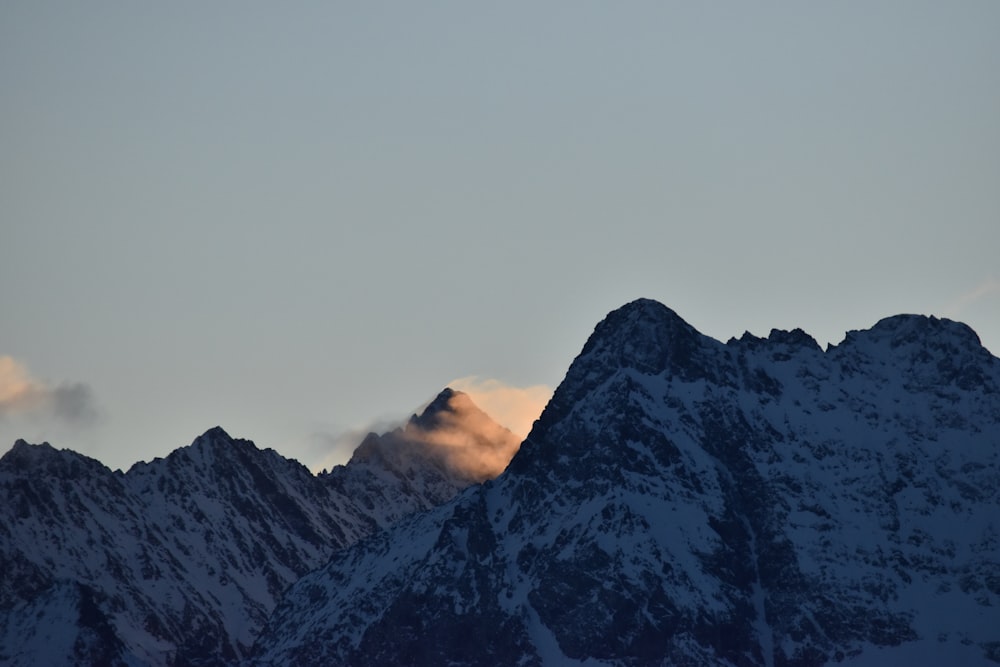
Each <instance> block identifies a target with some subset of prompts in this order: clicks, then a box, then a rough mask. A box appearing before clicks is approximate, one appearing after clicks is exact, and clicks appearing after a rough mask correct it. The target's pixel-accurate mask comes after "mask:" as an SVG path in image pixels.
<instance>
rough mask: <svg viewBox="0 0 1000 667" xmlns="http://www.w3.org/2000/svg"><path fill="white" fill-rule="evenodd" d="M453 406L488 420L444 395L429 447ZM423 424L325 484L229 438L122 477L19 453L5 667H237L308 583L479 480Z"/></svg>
mask: <svg viewBox="0 0 1000 667" xmlns="http://www.w3.org/2000/svg"><path fill="white" fill-rule="evenodd" d="M456 406H458V407H457V408H456ZM456 409H461V410H478V409H476V408H475V406H471V402H469V401H468V398H467V397H465V396H464V395H462V394H456V393H453V392H451V391H450V390H446V391H445V392H443V393H442V394H441V395H440V396H439V397H438V399H436V401H435V402H434V403H432V404H431V406H430V407H428V409H427V411H425V412H424V413H423V414H422V415H420V416H419V417H418V416H414V417H413V419H412V420H411V423H416V422H420V423H422V424H424V427H423V428H422V429H420V430H419V434H420V435H421V436H422V437H423V438H424V439H425V440H426V439H428V438H430V439H433V438H434V437H435V427H434V423H436V420H438V419H444V418H445V417H441V416H440V415H439V413H444V414H445V415H450V414H451V413H452V411H454V410H456ZM479 414H480V415H481V414H482V413H479ZM483 417H485V415H483ZM487 419H488V418H487ZM493 427H494V430H493V431H491V432H492V433H494V434H495V433H498V432H501V431H502V429H500V427H497V426H496V425H495V424H494V425H493ZM414 428H415V427H411V426H408V427H406V428H404V429H399V430H398V431H397V432H393V433H392V434H386V435H384V436H381V440H384V441H386V442H385V443H381V440H380V437H379V436H375V435H374V434H373V435H371V436H369V439H368V441H366V442H367V443H368V445H366V446H363V447H361V448H360V449H359V453H358V454H356V456H355V459H356V460H354V461H352V462H351V463H349V464H348V465H346V466H339V467H337V468H335V469H334V470H333V471H332V472H331V473H329V474H326V475H322V476H318V477H317V476H314V475H313V474H312V473H310V472H309V471H308V470H307V469H306V468H305V467H303V466H302V465H300V464H299V463H297V462H295V461H292V460H288V459H285V458H283V457H282V456H280V455H279V454H277V453H276V452H274V451H273V450H260V449H258V448H257V447H256V446H254V444H253V443H252V442H250V441H247V440H237V439H233V438H231V437H229V435H228V434H226V433H225V431H223V430H222V429H221V428H214V429H211V430H209V431H208V432H206V433H205V434H204V435H202V436H201V437H199V438H197V439H196V440H195V441H194V442H193V443H192V444H191V445H190V446H188V447H184V448H181V449H178V450H176V451H174V452H173V453H171V454H170V455H169V456H167V457H166V458H165V459H157V460H155V461H153V462H151V463H139V464H136V465H135V466H133V467H132V468H131V469H130V470H129V471H128V472H126V473H121V472H112V471H111V470H109V469H108V468H106V467H105V466H103V465H102V464H100V463H99V462H97V461H95V460H93V459H89V458H87V457H84V456H81V455H79V454H76V453H74V452H72V451H68V450H62V451H58V450H56V449H54V448H52V447H50V446H49V445H47V444H45V445H38V446H35V445H29V444H27V443H25V442H23V441H19V442H18V443H17V444H15V446H14V448H13V449H12V450H10V451H9V452H8V453H7V454H5V455H4V456H3V458H2V459H0V663H2V664H5V665H40V664H47V665H59V664H67V665H68V664H142V665H191V664H198V665H232V664H237V663H239V662H240V661H241V660H242V659H243V658H244V657H245V655H246V654H247V652H248V650H249V648H250V646H251V645H252V643H253V641H254V639H255V637H256V635H257V633H258V631H259V630H260V628H261V627H262V625H263V624H264V622H265V620H266V619H267V617H268V615H269V614H270V612H271V610H272V609H273V608H274V606H275V604H276V602H277V600H278V597H279V596H280V595H281V593H282V592H283V591H284V590H285V589H286V588H287V587H288V586H289V585H291V584H292V583H293V582H294V581H296V580H297V579H298V578H299V577H301V576H302V575H304V574H305V573H307V572H308V571H310V570H313V569H315V568H317V567H319V566H320V565H322V564H323V563H325V562H326V560H327V559H328V558H329V557H330V554H331V553H333V552H334V551H335V550H336V549H340V548H343V547H345V546H347V545H349V544H352V543H354V542H355V541H357V540H358V539H360V538H362V537H365V536H367V535H370V534H372V533H373V532H375V531H376V530H379V529H380V528H383V527H386V526H388V525H389V524H391V523H392V522H393V521H396V520H397V519H399V518H400V517H402V516H405V515H406V514H409V513H411V512H413V511H416V510H423V509H427V508H429V507H432V506H434V505H436V504H439V503H441V502H444V501H446V500H449V499H450V498H451V497H452V496H454V495H455V494H456V493H457V492H458V491H459V490H461V489H463V488H465V487H466V486H468V485H469V484H471V483H472V481H473V480H472V479H471V478H470V477H469V476H468V475H464V474H458V473H456V472H454V471H453V470H452V469H451V468H448V467H447V466H446V465H444V464H443V463H442V461H441V460H440V457H439V456H437V454H436V453H435V452H434V451H431V450H430V449H428V448H427V446H426V445H425V444H423V442H422V441H417V440H415V439H413V438H410V439H408V438H407V437H405V436H406V435H407V433H410V432H413V433H416V431H414V430H413V429H414ZM380 443H381V444H380ZM387 443H388V444H387ZM478 444H479V445H481V446H482V447H486V448H491V447H494V445H495V443H489V442H481V443H478ZM365 452H367V453H368V454H372V453H373V452H375V453H379V452H381V453H382V454H383V455H381V456H374V455H366V454H365Z"/></svg>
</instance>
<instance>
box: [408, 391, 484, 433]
mask: <svg viewBox="0 0 1000 667" xmlns="http://www.w3.org/2000/svg"><path fill="white" fill-rule="evenodd" d="M459 396H465V394H463V393H462V392H458V391H455V390H454V389H452V388H451V387H445V388H444V389H442V390H441V393H439V394H438V395H437V396H435V397H434V400H433V401H431V402H430V403H428V404H427V407H426V408H424V410H423V412H421V413H420V414H419V415H413V416H411V417H410V423H411V424H413V425H415V426H419V427H420V428H422V429H424V430H430V429H433V428H435V427H437V426H439V425H440V422H441V419H442V418H443V416H444V415H445V414H447V413H454V412H456V409H455V405H454V402H455V401H456V398H457V397H459ZM469 403H471V401H469Z"/></svg>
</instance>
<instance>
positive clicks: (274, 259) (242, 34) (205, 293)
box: [0, 0, 1000, 467]
mask: <svg viewBox="0 0 1000 667" xmlns="http://www.w3.org/2000/svg"><path fill="white" fill-rule="evenodd" d="M997 35H1000V3H997V2H994V1H993V0H987V1H983V2H972V1H969V2H955V3H942V2H918V1H915V0H906V1H899V2H838V3H819V2H805V3H803V2H761V3H743V2H719V3H701V2H689V3H676V2H625V3H597V2H551V3H548V2H542V3H539V2H530V3H528V2H524V3H516V2H515V3H510V2H507V3H490V4H487V3H478V2H421V3H410V2H396V3H388V2H364V3H336V2H316V3H281V4H280V5H278V4H275V3H246V2H213V3H204V2H170V3H130V2H101V1H96V2H86V3H81V2H40V1H37V0H32V1H30V2H14V1H8V2H4V3H2V5H0V104H2V107H0V109H2V110H0V313H2V317H0V357H4V356H6V357H8V359H7V361H6V362H4V363H0V384H2V383H3V382H4V381H5V382H6V383H7V388H6V389H4V387H3V386H0V438H2V441H0V451H2V450H5V449H6V448H8V447H9V446H10V445H11V444H12V443H13V441H14V439H15V438H17V437H25V438H27V439H29V440H40V439H49V440H50V441H52V443H53V444H54V445H57V446H60V447H70V448H73V449H77V450H79V451H83V452H85V453H88V454H90V455H92V456H95V457H97V458H100V459H101V460H103V461H105V462H106V463H108V464H109V465H111V466H112V467H119V466H122V467H124V466H127V465H129V464H130V463H131V462H133V461H136V460H139V459H149V458H151V457H153V456H157V455H165V454H166V453H167V452H169V451H170V450H171V449H173V448H175V447H177V446H181V445H184V444H187V443H188V442H190V440H191V439H193V438H194V437H195V436H196V435H198V434H199V433H201V432H202V431H203V430H205V429H206V428H208V427H210V426H213V425H216V424H220V425H222V426H223V427H224V428H226V429H227V430H229V432H230V433H232V434H233V435H237V436H242V437H248V438H251V439H254V440H255V441H256V442H257V443H258V444H259V445H261V446H270V447H274V448H276V449H278V450H279V451H280V452H282V453H283V454H286V455H288V456H293V457H296V458H299V459H300V460H302V461H303V462H304V463H307V464H310V465H314V464H315V463H316V462H317V461H318V460H320V459H323V460H329V456H327V455H325V454H324V452H323V451H322V447H323V446H324V445H323V443H324V442H327V441H328V440H329V438H327V437H326V435H323V434H327V435H329V434H337V433H340V432H342V431H343V430H345V429H351V428H359V427H364V426H365V425H367V424H370V423H372V422H373V421H376V420H384V419H385V418H387V417H391V416H398V415H401V414H405V413H406V411H408V410H412V409H414V408H416V407H417V406H418V405H419V404H420V403H421V402H422V401H424V400H427V399H430V398H431V397H432V396H433V395H434V393H435V392H436V391H437V390H439V389H440V388H442V387H443V386H444V385H445V384H446V383H448V382H449V381H451V380H453V379H454V378H458V377H464V376H471V375H475V376H479V377H480V378H482V379H486V378H492V379H496V380H499V381H500V382H502V383H506V384H507V385H511V386H514V387H524V386H532V385H548V386H554V385H556V384H557V383H558V382H559V381H560V380H561V378H562V375H563V373H564V372H565V370H566V368H567V367H568V365H569V363H570V361H571V360H572V358H573V357H574V356H575V355H576V353H577V352H578V351H579V349H580V347H581V346H582V344H583V342H584V341H585V340H586V337H587V336H588V335H589V333H590V331H591V330H592V328H593V326H594V325H595V324H596V323H597V322H598V321H599V320H600V319H601V318H602V317H603V316H604V315H605V314H606V313H607V311H609V310H611V309H613V308H615V307H617V306H619V305H621V304H622V303H625V302H626V301H629V300H632V299H634V298H636V297H639V296H646V297H651V298H655V299H657V300H660V301H662V302H663V303H665V304H667V305H668V306H670V307H672V308H673V309H674V310H676V311H677V312H678V313H679V314H680V315H681V316H682V317H684V318H685V319H687V320H688V321H689V322H691V323H692V324H693V325H694V326H696V327H697V328H699V329H700V330H701V331H703V332H704V333H706V334H708V335H711V336H713V337H716V338H719V339H722V340H726V339H727V338H729V337H730V336H738V335H740V334H741V333H742V332H743V331H744V330H750V331H751V332H753V333H755V334H758V335H766V334H767V332H768V331H769V330H770V329H771V328H772V327H778V328H793V327H796V326H798V327H802V328H803V329H805V330H806V331H808V332H809V333H811V334H812V335H813V336H815V337H816V338H817V339H818V340H819V341H820V342H821V343H826V342H834V343H836V342H839V341H840V340H841V339H842V338H843V334H844V332H845V331H846V330H848V329H857V328H862V327H868V326H871V325H872V324H873V323H874V322H875V321H876V320H878V319H880V318H881V317H884V316H888V315H892V314H897V313H901V312H916V313H926V314H935V315H939V316H947V317H952V318H954V319H959V320H962V321H965V322H967V323H968V324H970V325H971V326H972V327H973V328H974V329H976V331H977V332H978V333H979V334H980V336H981V338H982V339H983V342H984V343H985V344H986V345H987V347H989V348H990V349H991V350H992V351H993V352H994V353H995V354H996V353H1000V260H998V252H1000V40H998V39H997ZM4 368H6V372H4ZM4 378H6V379H4ZM12 378H13V379H12ZM4 392H6V394H5V393H4ZM18 392H20V393H18ZM5 396H6V397H7V398H6V399H5V398H4V397H5ZM29 399H30V400H29ZM5 400H6V402H4V401H5Z"/></svg>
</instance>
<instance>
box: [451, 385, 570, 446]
mask: <svg viewBox="0 0 1000 667" xmlns="http://www.w3.org/2000/svg"><path fill="white" fill-rule="evenodd" d="M448 386H449V387H451V388H452V389H454V390H455V391H461V392H465V393H466V394H468V395H469V398H471V399H472V402H473V403H475V404H476V405H478V406H479V407H480V409H482V410H483V412H485V413H486V414H488V415H489V416H490V417H492V418H493V420H494V421H496V422H497V423H498V424H500V425H502V426H506V427H507V428H509V429H510V430H511V432H513V433H514V434H515V435H517V436H518V437H520V438H521V439H522V440H523V439H524V438H525V437H527V435H528V432H529V431H531V426H532V424H534V423H535V420H536V419H538V417H539V415H541V414H542V410H544V409H545V406H546V405H547V404H548V402H549V399H550V398H552V387H549V386H547V385H544V384H536V385H531V386H528V387H515V386H513V385H509V384H506V383H504V382H502V381H500V380H497V379H494V378H481V377H478V376H476V375H470V376H467V377H463V378H458V379H456V380H452V381H451V382H449V383H448Z"/></svg>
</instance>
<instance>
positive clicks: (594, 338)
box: [577, 299, 705, 374]
mask: <svg viewBox="0 0 1000 667" xmlns="http://www.w3.org/2000/svg"><path fill="white" fill-rule="evenodd" d="M704 339H705V337H704V336H702V335H701V334H700V333H698V331H696V330H695V328H694V327H692V326H691V325H690V324H688V323H687V322H685V321H684V320H683V319H681V317H680V316H679V315H678V314H677V313H675V312H674V311H673V310H671V309H670V308H667V307H666V306H664V305H663V304H662V303H659V302H657V301H653V300H652V299H637V300H635V301H632V302H631V303H627V304H625V305H624V306H622V307H621V308H618V309H617V310H613V311H611V312H610V313H609V314H608V316H607V317H605V318H604V320H603V321H601V323H600V324H598V325H597V327H596V328H595V329H594V333H593V334H592V335H591V337H590V339H589V340H588V341H587V343H586V344H585V345H584V347H583V351H582V352H581V353H580V355H579V357H577V360H581V359H584V358H586V357H591V358H595V357H603V358H604V363H605V364H610V365H613V366H617V367H620V368H634V369H636V370H639V371H642V372H644V373H649V374H658V373H661V372H663V371H665V370H669V369H672V368H674V369H677V370H683V367H684V366H686V365H687V364H688V362H689V361H690V360H691V356H692V353H693V352H694V350H695V349H696V348H697V347H698V346H699V345H700V344H701V342H702V341H703V340H704Z"/></svg>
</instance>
